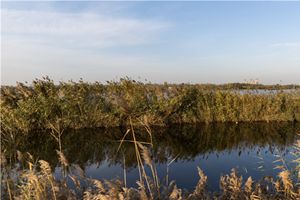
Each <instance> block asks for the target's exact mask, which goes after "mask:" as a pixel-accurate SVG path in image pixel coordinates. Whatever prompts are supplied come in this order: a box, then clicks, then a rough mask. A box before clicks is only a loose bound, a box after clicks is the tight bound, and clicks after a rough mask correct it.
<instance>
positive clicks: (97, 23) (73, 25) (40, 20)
mask: <svg viewBox="0 0 300 200" xmlns="http://www.w3.org/2000/svg"><path fill="white" fill-rule="evenodd" d="M166 27H168V24H167V23H165V22H160V21H153V20H146V19H143V20H141V19H136V18H126V17H124V18H120V17H119V18H116V17H110V16H105V15H98V14H95V13H60V12H52V11H43V12H41V11H32V10H31V11H30V10H11V9H2V34H4V36H5V35H10V36H14V37H17V38H18V39H23V40H32V42H38V41H41V40H42V41H43V42H48V43H56V44H59V43H62V44H63V45H66V44H67V45H70V46H81V47H84V46H86V47H98V48H102V47H110V46H115V45H118V46H121V45H140V44H145V43H151V42H153V40H154V39H155V38H156V37H155V36H157V34H159V33H160V32H161V31H162V30H164V29H165V28H166ZM33 38H34V39H33Z"/></svg>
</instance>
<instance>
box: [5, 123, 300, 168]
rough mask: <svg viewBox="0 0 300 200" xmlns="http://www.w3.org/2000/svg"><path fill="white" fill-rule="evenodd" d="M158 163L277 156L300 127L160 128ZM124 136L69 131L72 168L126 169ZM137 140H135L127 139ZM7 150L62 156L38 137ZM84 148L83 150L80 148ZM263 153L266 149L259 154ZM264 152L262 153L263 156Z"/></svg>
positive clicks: (143, 137)
mask: <svg viewBox="0 0 300 200" xmlns="http://www.w3.org/2000/svg"><path fill="white" fill-rule="evenodd" d="M152 130H153V133H154V134H153V144H154V146H153V151H154V155H155V157H154V160H155V162H158V163H166V162H168V160H170V159H169V158H174V157H176V156H177V155H178V154H179V156H178V158H177V159H182V160H189V159H193V158H195V157H196V156H199V155H202V156H203V157H204V158H206V159H207V157H208V156H210V155H212V154H214V155H217V156H222V154H223V153H225V152H226V153H227V152H231V151H236V150H237V151H239V152H240V153H239V154H245V153H249V152H247V151H249V150H253V149H255V148H257V149H260V148H259V147H269V149H268V151H269V152H271V153H273V152H274V150H275V148H277V149H279V150H280V151H282V152H283V151H284V150H285V148H286V147H287V146H289V145H292V143H293V142H294V141H295V139H296V134H295V133H296V132H297V130H300V123H296V124H291V123H276V124H275V123H274V124H267V123H255V124H247V123H240V124H212V125H198V126H181V127H178V126H177V127H176V126H172V127H168V128H164V129H161V128H159V129H156V128H155V127H153V129H152ZM144 131H145V130H139V131H137V133H141V134H140V135H137V140H139V141H147V140H149V138H148V135H147V134H145V133H144ZM122 133H124V132H123V131H121V130H120V129H110V130H107V129H94V130H81V131H77V132H66V133H65V134H64V135H63V140H62V141H63V146H64V149H65V151H64V153H65V155H66V157H67V158H68V160H69V161H70V162H71V163H78V164H80V165H81V166H82V167H84V166H85V165H86V164H89V163H98V164H101V162H103V161H104V160H107V161H108V162H109V163H110V164H121V165H122V164H123V159H124V158H123V156H122V154H121V153H120V154H118V155H116V152H117V149H118V146H119V140H120V139H121V138H122V136H123V134H122ZM127 139H129V140H130V139H131V138H127ZM1 142H2V145H3V147H5V148H6V149H7V150H8V151H9V150H10V151H12V152H13V151H14V149H19V150H20V151H23V152H25V151H28V152H30V153H32V154H34V156H35V157H40V158H45V159H46V160H48V161H50V163H51V165H52V166H55V165H56V163H57V156H56V154H55V152H54V151H53V149H55V148H56V143H55V141H54V140H53V138H50V137H49V136H48V135H47V134H38V135H37V134H36V133H32V134H29V135H28V136H26V137H24V138H22V137H18V138H16V139H15V141H14V142H15V144H16V145H17V146H14V147H12V145H11V144H7V143H5V142H4V140H3V141H1ZM79 146H80V151H78V147H79ZM258 151H260V150H258ZM122 152H124V156H125V159H126V168H129V167H134V166H136V159H135V158H134V157H133V156H132V155H134V153H135V150H134V148H133V145H132V144H130V143H124V144H123V145H122ZM257 153H260V152H257Z"/></svg>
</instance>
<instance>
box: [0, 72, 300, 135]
mask: <svg viewBox="0 0 300 200" xmlns="http://www.w3.org/2000/svg"><path fill="white" fill-rule="evenodd" d="M246 86H247V87H248V88H247V87H246ZM260 88H263V89H264V91H263V92H261V91H260V90H258V89H260ZM284 88H291V87H290V86H274V87H271V86H263V85H260V86H257V85H243V84H232V85H230V84H227V85H200V84H195V85H191V84H178V85H176V84H162V85H158V84H151V83H147V84H145V83H141V82H137V81H134V80H131V79H128V78H125V79H121V80H120V81H119V82H107V83H106V84H100V83H98V82H95V83H87V82H84V81H82V80H81V81H79V82H73V81H69V82H60V83H59V84H54V82H53V81H52V80H50V79H49V78H48V77H45V78H44V79H37V80H34V81H33V82H32V84H30V85H28V84H27V85H25V84H22V83H18V85H17V86H16V87H10V86H1V96H0V104H1V106H0V109H1V110H0V111H1V116H0V117H1V130H2V131H4V132H23V133H27V132H30V131H32V130H42V129H49V128H51V126H53V125H55V126H59V127H60V128H61V130H64V129H80V128H95V127H117V126H126V125H129V124H130V123H129V120H128V116H129V115H128V114H129V113H128V112H129V109H130V116H131V117H132V119H133V121H132V123H133V125H134V126H136V125H141V123H140V121H143V118H144V117H147V119H148V124H149V125H160V126H165V125H169V124H180V123H192V124H194V123H201V122H206V123H210V122H244V121H245V122H254V121H267V122H270V121H299V120H300V92H299V89H297V88H299V87H298V86H293V87H292V88H295V89H294V90H291V91H284V90H280V89H284ZM249 89H250V90H249ZM274 89H277V90H274Z"/></svg>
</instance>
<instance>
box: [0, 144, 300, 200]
mask: <svg viewBox="0 0 300 200" xmlns="http://www.w3.org/2000/svg"><path fill="white" fill-rule="evenodd" d="M299 144H300V141H299V140H298V141H297V142H296V143H295V152H296V154H297V155H299V153H300V152H299V149H300V146H299ZM148 148H151V147H145V146H143V145H142V146H141V145H140V149H139V152H141V156H142V158H143V163H145V164H147V165H150V166H151V165H152V166H153V162H152V160H151V154H150V149H148ZM58 156H59V160H60V163H61V168H62V169H63V170H65V172H66V174H65V176H63V177H62V179H60V180H57V179H55V178H54V176H53V171H52V169H51V167H50V165H49V164H48V162H46V161H44V160H39V161H35V160H34V159H33V157H32V156H31V155H29V154H24V155H23V154H20V155H19V162H20V164H19V165H17V166H18V169H16V171H11V169H9V167H8V166H7V165H6V164H7V161H6V157H5V152H1V199H24V200H26V199H86V200H92V199H100V200H106V199H128V200H136V199H145V200H148V199H149V200H150V199H162V200H164V199H166V200H167V199H171V200H177V199H188V200H194V199H232V200H240V199H241V200H244V199H245V200H248V199H287V200H290V199H291V200H297V199H299V198H300V188H299V183H300V177H299V165H298V166H297V167H298V168H297V172H298V174H295V176H294V175H293V174H294V173H292V172H291V171H289V170H286V169H283V170H282V171H281V172H279V173H278V177H277V178H276V177H265V178H264V179H262V180H260V181H257V182H254V181H253V180H252V178H251V177H248V178H247V179H246V181H243V177H241V176H239V175H238V173H237V171H236V170H235V169H232V172H231V173H230V174H228V175H224V176H221V177H220V189H221V191H220V192H217V193H216V192H214V193H212V192H210V191H208V190H207V188H206V186H207V180H208V179H209V177H207V176H206V175H205V173H204V172H203V171H202V170H201V169H200V168H199V169H198V172H199V181H198V183H197V185H196V186H195V189H194V191H185V190H183V189H180V188H178V187H177V186H176V184H175V182H174V181H172V182H170V183H169V184H167V185H163V184H159V185H157V184H156V180H155V179H154V177H156V176H153V177H152V178H151V177H148V176H146V175H145V174H144V175H143V176H145V177H144V178H146V177H147V179H144V180H143V181H140V180H139V181H137V185H138V187H137V188H128V187H124V184H123V183H122V181H120V180H104V181H103V180H95V179H90V178H88V177H86V176H85V175H84V172H83V170H82V169H81V168H80V167H79V166H76V165H70V164H69V162H68V161H67V159H66V158H65V156H64V155H63V154H62V153H61V152H59V151H58ZM297 160H299V157H296V162H297ZM16 172H17V173H16ZM146 180H147V181H148V184H149V185H148V186H146V187H145V182H144V181H146ZM146 188H148V189H146Z"/></svg>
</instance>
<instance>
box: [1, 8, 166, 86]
mask: <svg viewBox="0 0 300 200" xmlns="http://www.w3.org/2000/svg"><path fill="white" fill-rule="evenodd" d="M1 15H2V27H1V34H2V44H1V49H2V61H1V62H2V74H1V76H2V83H3V84H14V83H15V81H16V80H18V81H25V80H27V81H30V80H32V79H34V78H36V77H41V76H43V75H50V76H51V77H53V78H54V79H55V80H61V79H64V80H68V79H78V78H80V77H83V78H85V79H89V80H109V79H111V78H114V77H116V76H119V77H121V76H124V75H127V74H128V71H130V72H134V73H131V74H138V73H139V74H140V75H142V74H143V73H144V72H143V69H142V68H144V69H145V68H148V67H150V66H153V65H156V66H158V67H159V66H160V65H159V64H157V63H156V64H153V61H152V60H151V58H147V57H145V56H138V55H134V56H130V55H126V56H125V55H120V54H118V53H114V52H113V51H110V53H108V52H106V51H105V48H107V47H112V48H119V47H132V46H139V45H148V44H153V43H154V42H155V43H156V42H158V41H159V36H160V34H161V33H162V32H163V31H165V30H166V29H167V28H168V27H169V24H168V23H166V22H161V21H155V20H147V19H138V18H128V17H112V16H109V15H107V14H102V15H101V14H95V12H94V13H92V12H85V13H70V12H69V13H68V12H55V11H49V10H48V11H43V12H41V11H38V10H12V9H2V13H1ZM98 49H101V51H98ZM154 62H155V61H154Z"/></svg>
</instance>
